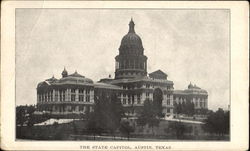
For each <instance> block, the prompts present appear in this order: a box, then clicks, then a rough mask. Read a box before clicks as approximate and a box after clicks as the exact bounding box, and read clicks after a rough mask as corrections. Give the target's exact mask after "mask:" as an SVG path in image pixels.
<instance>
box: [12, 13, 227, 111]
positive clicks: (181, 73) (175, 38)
mask: <svg viewBox="0 0 250 151" xmlns="http://www.w3.org/2000/svg"><path fill="white" fill-rule="evenodd" d="M229 15H230V14H229V11H228V10H198V9H196V10H191V9H190V10H188V9H183V10H181V9H179V10H177V9H162V10H156V9H16V104H17V105H24V104H35V103H36V87H37V84H38V83H39V82H41V81H44V80H45V79H48V78H50V77H52V76H53V75H54V76H55V77H56V78H61V72H62V71H63V68H64V67H65V68H66V70H67V71H68V72H69V74H71V73H73V72H75V71H76V70H77V72H78V73H80V74H82V75H84V76H85V77H88V78H91V79H92V80H94V81H98V80H99V79H100V78H105V77H108V75H109V74H111V76H112V77H114V72H115V59H114V58H115V56H116V55H118V48H119V46H120V42H121V39H122V37H123V36H124V35H126V34H127V32H128V24H129V21H130V19H131V17H133V20H134V23H135V32H136V33H137V34H138V35H139V36H140V37H141V39H142V43H143V47H144V54H145V55H146V56H147V57H148V61H147V64H148V73H150V72H153V71H156V70H158V69H161V70H162V71H164V72H165V73H167V74H168V79H169V80H171V81H173V82H174V89H178V90H183V89H186V88H187V86H188V84H189V83H190V82H192V84H196V85H197V86H199V87H201V88H202V89H205V90H207V91H208V108H209V109H213V110H217V109H218V108H219V107H220V108H224V109H228V105H229V103H230V99H229V92H230V91H229V90H230V83H229V78H230V70H229V69H230V68H229V67H230V62H229V55H230V53H229V52H230V47H229V46H230V41H229V39H230V38H229V29H230V28H229Z"/></svg>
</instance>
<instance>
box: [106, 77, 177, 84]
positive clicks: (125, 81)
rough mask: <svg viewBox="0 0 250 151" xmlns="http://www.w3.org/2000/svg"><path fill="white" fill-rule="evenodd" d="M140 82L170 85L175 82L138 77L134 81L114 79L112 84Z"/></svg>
mask: <svg viewBox="0 0 250 151" xmlns="http://www.w3.org/2000/svg"><path fill="white" fill-rule="evenodd" d="M140 81H147V82H160V83H168V84H173V81H169V80H166V79H152V78H150V77H148V76H144V77H137V78H133V79H114V80H112V81H111V82H110V83H111V84H117V83H133V82H140Z"/></svg>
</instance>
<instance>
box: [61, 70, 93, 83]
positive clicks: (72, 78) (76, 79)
mask: <svg viewBox="0 0 250 151" xmlns="http://www.w3.org/2000/svg"><path fill="white" fill-rule="evenodd" d="M60 83H71V84H86V83H87V84H93V83H94V82H93V81H92V80H91V79H89V78H86V77H84V76H83V75H81V74H79V73H77V71H75V73H73V74H70V75H68V76H67V77H64V78H61V79H60Z"/></svg>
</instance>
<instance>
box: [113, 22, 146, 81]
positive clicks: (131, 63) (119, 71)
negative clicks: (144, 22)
mask: <svg viewBox="0 0 250 151" xmlns="http://www.w3.org/2000/svg"><path fill="white" fill-rule="evenodd" d="M134 27H135V23H134V21H133V19H132V18H131V20H130V22H129V31H128V33H127V34H126V35H125V36H124V37H123V38H122V40H121V45H120V47H119V55H117V56H116V57H115V60H116V71H115V79H129V78H137V77H144V76H146V75H147V57H146V56H145V55H144V49H143V46H142V40H141V38H140V37H139V36H138V35H137V34H136V33H135V28H134Z"/></svg>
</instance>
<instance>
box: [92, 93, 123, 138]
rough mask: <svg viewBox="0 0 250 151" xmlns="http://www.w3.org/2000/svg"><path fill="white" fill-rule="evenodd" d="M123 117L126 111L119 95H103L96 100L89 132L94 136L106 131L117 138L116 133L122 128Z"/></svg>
mask: <svg viewBox="0 0 250 151" xmlns="http://www.w3.org/2000/svg"><path fill="white" fill-rule="evenodd" d="M123 116H124V110H123V107H122V105H121V102H120V100H119V99H118V97H117V95H116V94H114V93H113V94H110V93H102V94H101V95H100V96H96V98H95V106H94V112H93V114H91V117H90V118H89V119H90V120H89V121H88V125H89V126H88V127H89V129H88V130H89V131H91V132H92V133H93V134H95V131H98V132H100V131H101V130H102V131H103V130H106V131H108V132H109V133H110V134H112V135H113V136H114V138H115V132H116V130H117V129H118V128H119V127H120V122H121V118H122V117H123ZM91 126H92V127H93V128H91Z"/></svg>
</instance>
